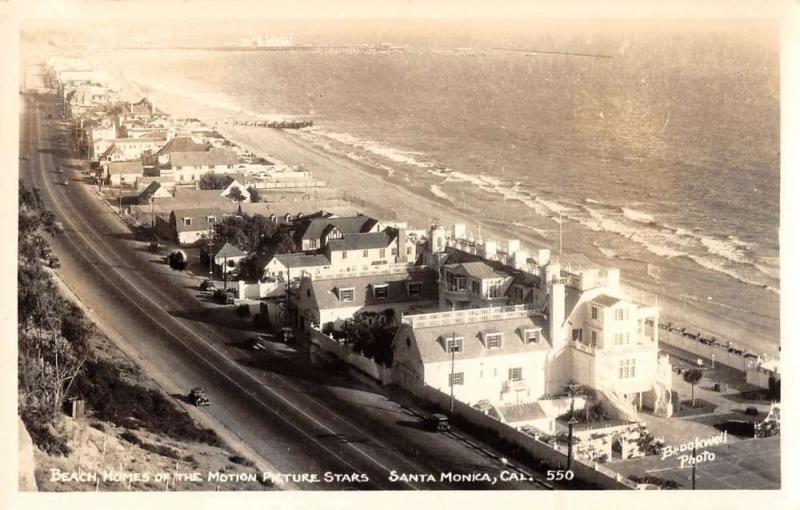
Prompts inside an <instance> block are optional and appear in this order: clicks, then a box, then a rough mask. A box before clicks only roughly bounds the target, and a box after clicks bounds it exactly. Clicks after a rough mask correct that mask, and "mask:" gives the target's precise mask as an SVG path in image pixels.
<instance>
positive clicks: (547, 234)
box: [511, 221, 553, 239]
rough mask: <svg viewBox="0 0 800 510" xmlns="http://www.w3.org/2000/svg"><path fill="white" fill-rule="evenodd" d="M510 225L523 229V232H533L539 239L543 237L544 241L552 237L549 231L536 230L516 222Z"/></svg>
mask: <svg viewBox="0 0 800 510" xmlns="http://www.w3.org/2000/svg"><path fill="white" fill-rule="evenodd" d="M511 224H512V225H514V226H515V227H520V228H524V229H525V230H529V231H531V232H533V233H534V234H536V235H538V236H539V237H543V238H545V239H549V238H550V237H552V235H553V233H552V232H551V231H548V230H544V229H542V228H536V227H533V226H531V225H526V224H524V223H520V222H518V221H514V222H511Z"/></svg>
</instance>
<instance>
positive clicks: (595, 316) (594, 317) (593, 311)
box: [592, 306, 597, 321]
mask: <svg viewBox="0 0 800 510" xmlns="http://www.w3.org/2000/svg"><path fill="white" fill-rule="evenodd" d="M592 320H594V321H596V320H597V307H596V306H593V307H592Z"/></svg>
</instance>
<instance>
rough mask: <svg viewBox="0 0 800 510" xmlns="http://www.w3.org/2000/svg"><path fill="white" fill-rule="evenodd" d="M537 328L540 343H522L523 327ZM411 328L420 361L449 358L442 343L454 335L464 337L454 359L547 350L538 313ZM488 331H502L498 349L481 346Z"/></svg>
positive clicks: (544, 323) (542, 324)
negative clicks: (539, 329) (511, 317)
mask: <svg viewBox="0 0 800 510" xmlns="http://www.w3.org/2000/svg"><path fill="white" fill-rule="evenodd" d="M403 327H404V328H410V327H411V326H409V325H407V324H404V325H403ZM538 328H541V331H540V333H539V334H540V339H539V342H537V343H525V341H524V339H523V336H522V335H523V332H524V331H525V330H526V329H538ZM413 331H414V338H415V339H416V343H417V349H419V353H420V357H421V358H422V362H423V363H436V362H441V361H450V360H451V356H452V354H451V353H448V352H447V351H446V350H445V343H444V342H445V339H446V338H451V337H452V336H453V335H454V334H455V336H456V337H461V338H463V343H462V345H463V350H462V351H461V352H456V353H455V359H456V361H458V360H460V359H462V360H463V359H475V358H483V357H487V356H497V355H503V354H517V353H529V352H538V351H544V350H548V349H550V343H549V340H548V339H547V338H546V335H547V328H546V321H545V319H544V317H542V316H539V315H534V316H533V317H523V318H517V319H499V320H488V321H480V322H468V323H466V324H451V325H445V326H429V327H416V328H414V330H413ZM490 332H491V333H494V332H500V333H502V334H503V339H502V342H501V346H500V347H499V348H494V349H488V348H487V347H486V346H485V345H484V343H483V335H484V334H486V333H490Z"/></svg>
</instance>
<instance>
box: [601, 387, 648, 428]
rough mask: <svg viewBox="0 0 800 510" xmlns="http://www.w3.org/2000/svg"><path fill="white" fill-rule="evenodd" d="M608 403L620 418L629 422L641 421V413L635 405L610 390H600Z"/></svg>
mask: <svg viewBox="0 0 800 510" xmlns="http://www.w3.org/2000/svg"><path fill="white" fill-rule="evenodd" d="M600 391H601V392H602V394H603V395H604V396H605V400H606V402H607V403H608V404H609V405H610V406H611V407H612V408H613V409H614V411H615V412H616V413H617V415H618V417H619V418H620V419H623V420H627V421H639V413H638V411H637V410H636V407H634V405H633V404H631V403H630V402H628V401H627V400H625V398H623V397H622V396H621V395H619V394H618V393H616V392H615V391H614V390H610V389H600Z"/></svg>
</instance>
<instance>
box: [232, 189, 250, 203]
mask: <svg viewBox="0 0 800 510" xmlns="http://www.w3.org/2000/svg"><path fill="white" fill-rule="evenodd" d="M228 198H230V199H231V200H233V201H234V202H244V201H245V200H247V197H246V196H244V193H242V189H241V188H239V186H234V187H233V188H231V190H230V192H228Z"/></svg>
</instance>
